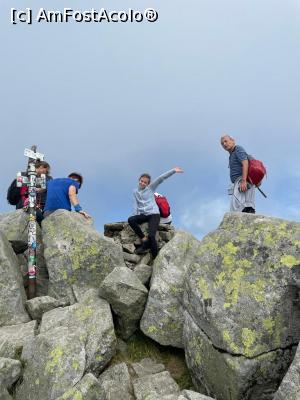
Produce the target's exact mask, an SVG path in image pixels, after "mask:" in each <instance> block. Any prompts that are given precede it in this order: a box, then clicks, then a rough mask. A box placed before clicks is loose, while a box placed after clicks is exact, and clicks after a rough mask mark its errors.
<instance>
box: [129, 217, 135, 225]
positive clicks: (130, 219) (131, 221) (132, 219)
mask: <svg viewBox="0 0 300 400" xmlns="http://www.w3.org/2000/svg"><path fill="white" fill-rule="evenodd" d="M133 222H134V217H132V216H131V217H129V218H128V223H129V225H131V224H132V223H133Z"/></svg>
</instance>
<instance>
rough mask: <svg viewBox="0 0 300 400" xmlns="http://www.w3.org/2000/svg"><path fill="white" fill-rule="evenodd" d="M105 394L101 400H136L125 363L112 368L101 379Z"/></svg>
mask: <svg viewBox="0 0 300 400" xmlns="http://www.w3.org/2000/svg"><path fill="white" fill-rule="evenodd" d="M99 383H100V386H101V388H102V390H103V392H104V395H103V398H100V400H120V399H122V400H134V396H133V387H132V383H131V378H130V374H129V370H128V367H127V365H126V364H125V363H120V364H116V365H113V366H111V367H110V368H108V369H107V370H106V371H104V372H103V373H102V374H101V375H100V377H99Z"/></svg>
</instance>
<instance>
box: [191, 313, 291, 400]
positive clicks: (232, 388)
mask: <svg viewBox="0 0 300 400" xmlns="http://www.w3.org/2000/svg"><path fill="white" fill-rule="evenodd" d="M184 341H185V343H186V353H185V355H186V360H187V365H188V368H189V370H190V373H191V376H192V379H193V382H194V384H195V386H196V387H197V388H198V389H199V390H200V391H202V390H203V388H204V389H205V392H206V393H208V394H209V395H211V396H212V397H216V398H217V399H219V398H221V399H226V400H230V399H234V400H236V399H238V400H244V399H247V400H248V399H250V400H257V399H266V400H271V399H272V398H273V394H274V392H275V391H276V388H277V387H278V385H279V383H280V380H281V377H282V371H286V370H287V368H288V366H289V364H290V362H291V359H292V358H293V356H294V354H295V350H296V347H293V348H287V349H285V350H282V349H278V350H276V351H272V352H269V353H264V354H262V355H260V356H257V357H255V358H253V359H249V358H247V357H244V356H242V355H241V356H239V357H237V356H233V355H231V354H229V353H226V352H225V353H224V351H223V350H222V349H217V348H215V347H214V346H213V343H212V342H211V341H210V340H209V338H208V337H207V336H206V335H205V334H204V333H203V332H202V330H201V329H200V328H198V326H197V325H196V324H195V322H194V321H193V320H192V318H191V317H190V316H189V315H188V314H187V315H186V318H185V327H184Z"/></svg>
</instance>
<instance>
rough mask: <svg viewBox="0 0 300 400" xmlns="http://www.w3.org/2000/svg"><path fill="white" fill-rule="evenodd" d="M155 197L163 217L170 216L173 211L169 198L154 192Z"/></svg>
mask: <svg viewBox="0 0 300 400" xmlns="http://www.w3.org/2000/svg"><path fill="white" fill-rule="evenodd" d="M154 198H155V201H156V204H157V205H158V208H159V213H160V216H161V217H162V218H168V216H169V215H170V213H171V211H170V205H169V203H168V200H167V198H166V197H165V196H163V195H161V194H159V193H154Z"/></svg>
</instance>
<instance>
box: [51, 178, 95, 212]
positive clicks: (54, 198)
mask: <svg viewBox="0 0 300 400" xmlns="http://www.w3.org/2000/svg"><path fill="white" fill-rule="evenodd" d="M82 182H83V178H82V176H81V175H80V174H78V173H77V172H72V173H71V174H70V175H69V176H68V178H56V179H53V180H52V181H50V182H49V184H48V188H47V192H48V194H47V200H46V205H45V209H44V217H45V218H46V217H47V216H48V215H50V214H52V213H53V212H54V211H56V210H58V209H63V210H68V211H71V209H72V206H73V207H74V210H75V211H77V212H78V213H80V214H82V215H83V216H84V217H85V218H90V216H89V215H88V214H87V213H86V212H85V211H83V210H82V207H81V206H80V204H79V200H78V197H77V193H78V189H80V187H81V185H82Z"/></svg>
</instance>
